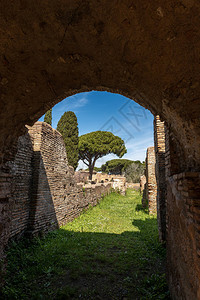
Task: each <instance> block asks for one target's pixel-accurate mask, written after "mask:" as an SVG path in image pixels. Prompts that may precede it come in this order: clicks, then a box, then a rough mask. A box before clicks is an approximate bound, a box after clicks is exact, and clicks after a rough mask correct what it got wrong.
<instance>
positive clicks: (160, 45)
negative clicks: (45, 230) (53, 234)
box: [0, 0, 200, 298]
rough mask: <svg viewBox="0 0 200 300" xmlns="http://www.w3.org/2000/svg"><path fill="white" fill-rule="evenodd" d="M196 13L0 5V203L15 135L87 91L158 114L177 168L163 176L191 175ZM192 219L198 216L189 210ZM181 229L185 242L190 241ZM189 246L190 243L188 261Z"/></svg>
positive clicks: (125, 5) (198, 43)
mask: <svg viewBox="0 0 200 300" xmlns="http://www.w3.org/2000/svg"><path fill="white" fill-rule="evenodd" d="M11 4H12V5H11ZM199 12H200V4H199V3H195V2H194V1H192V0H191V1H190V0H183V1H181V2H176V3H174V1H172V0H169V1H167V2H165V3H163V1H161V0H156V1H154V2H153V3H150V2H149V1H147V0H142V1H141V0H137V1H132V0H122V1H117V0H114V1H105V0H104V1H98V0H95V1H81V0H79V1H71V0H69V1H65V0H59V1H50V0H45V1H32V3H31V2H29V3H28V2H27V1H25V0H17V1H14V2H12V3H10V2H9V3H8V1H4V0H3V1H1V4H0V29H1V43H0V51H1V59H0V97H1V102H0V108H1V109H0V159H1V170H2V172H3V171H4V173H1V178H2V183H3V184H2V191H1V202H2V203H6V201H7V200H6V199H8V198H9V187H8V186H9V174H7V173H6V174H5V167H4V166H5V165H4V163H5V162H6V161H7V160H10V159H12V155H13V149H12V146H13V145H14V142H15V141H16V139H17V138H18V137H19V136H20V135H21V134H22V133H23V130H24V125H25V124H28V125H32V124H33V123H34V122H35V121H36V120H37V119H38V118H39V117H40V116H41V115H42V114H43V113H44V112H45V111H46V110H47V109H48V108H50V107H52V106H53V105H54V104H55V103H57V102H59V101H61V100H62V99H64V98H65V97H66V96H69V95H72V94H74V93H77V92H81V91H89V90H93V89H95V90H107V91H110V92H117V93H120V94H123V95H124V96H128V97H129V98H132V99H135V100H136V101H137V102H138V103H139V104H141V105H143V106H144V107H146V108H148V109H150V111H151V112H152V113H153V114H154V115H156V114H159V115H160V117H161V119H162V120H164V121H165V122H166V125H167V126H168V130H169V131H170V134H169V135H168V136H169V140H170V147H169V148H170V151H171V152H172V153H173V160H174V161H176V162H177V161H178V164H177V165H178V167H177V168H176V169H175V170H173V172H172V174H170V175H173V176H176V174H177V173H181V172H182V173H183V172H186V171H188V172H191V171H196V172H199V170H200V119H199V113H200V101H199V94H200V73H199V61H200V54H199V53H200V52H199V49H200V39H199V36H200V20H199ZM196 174H197V173H196ZM190 175H191V174H190ZM187 176H189V175H187ZM187 176H185V177H184V176H182V177H180V178H178V177H177V178H178V179H180V180H183V181H184V180H185V178H186V179H187V180H186V181H187V183H186V184H187V186H188V185H192V183H191V182H194V180H193V179H192V176H189V177H187ZM195 176H197V175H195ZM177 178H175V177H174V178H173V180H175V182H176V184H175V185H177ZM195 178H197V177H195ZM171 180H172V178H171ZM195 180H196V182H197V183H198V181H197V179H195ZM172 186H173V184H172ZM7 187H8V188H7ZM197 193H198V191H197ZM197 193H196V194H195V195H193V197H194V199H196V198H197V197H198V195H197ZM170 194H171V196H170V197H171V198H172V199H173V201H175V199H174V198H176V197H175V196H174V193H173V191H171V190H170V191H169V195H170ZM191 195H192V194H191ZM195 197H196V198H195ZM180 199H181V200H183V198H181V197H179V200H180ZM188 205H189V204H188ZM192 205H194V207H196V204H194V203H193V204H192ZM193 212H194V213H196V214H198V212H197V209H196V211H195V210H193ZM182 213H183V214H184V213H185V211H184V209H183V210H182ZM6 218H7V217H6V215H4V219H2V222H1V230H3V229H5V228H4V224H5V223H6V220H7V219H6ZM188 218H189V215H188ZM186 219H187V217H186ZM191 220H192V221H191ZM191 220H190V221H191V222H193V219H191ZM195 222H196V224H197V225H198V220H197V219H196V221H195ZM179 223H181V218H180V220H179ZM180 226H181V225H180ZM2 228H3V229H2ZM189 228H190V229H189V230H190V233H189V235H191V237H192V238H193V237H194V236H195V234H196V233H195V234H193V233H192V231H193V228H191V227H189ZM196 244H197V237H196V240H195V242H194V241H193V249H194V251H198V247H197V246H196ZM182 250H183V249H182ZM196 257H197V256H196V254H195V264H196V266H197V268H196V271H195V272H196V273H195V274H196V275H195V276H197V277H198V265H199V260H197V259H196ZM191 259H192V258H191ZM179 263H180V262H177V261H173V266H174V267H175V268H176V269H177V277H178V276H180V278H181V280H182V286H183V285H184V280H186V277H184V273H185V271H184V272H182V271H181V272H182V273H181V272H179V271H180V269H181V268H180V266H179V265H178V264H179ZM186 266H187V264H186ZM178 270H179V271H178ZM195 276H193V277H192V276H191V281H194V278H197V277H195ZM195 280H196V279H195ZM177 285H178V284H177ZM187 289H189V287H187ZM174 290H175V291H176V292H174V295H176V296H177V295H179V296H180V295H181V297H184V296H185V297H187V296H188V295H196V296H197V297H199V298H200V296H199V294H197V285H193V286H192V287H191V288H190V291H189V292H188V290H187V291H186V290H185V291H184V292H183V294H181V293H180V294H178V292H177V290H178V288H177V289H176V288H175V289H174ZM191 291H192V292H191ZM187 292H188V294H187Z"/></svg>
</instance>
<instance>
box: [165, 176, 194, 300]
mask: <svg viewBox="0 0 200 300" xmlns="http://www.w3.org/2000/svg"><path fill="white" fill-rule="evenodd" d="M199 202H200V173H197V172H195V173H193V172H187V173H179V174H178V175H173V176H170V177H169V178H168V180H167V245H166V246H167V267H168V280H169V287H170V292H171V295H172V298H173V299H192V300H193V299H194V300H196V299H200V225H199V224H200V205H199Z"/></svg>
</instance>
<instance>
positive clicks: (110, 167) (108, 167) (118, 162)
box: [101, 159, 134, 175]
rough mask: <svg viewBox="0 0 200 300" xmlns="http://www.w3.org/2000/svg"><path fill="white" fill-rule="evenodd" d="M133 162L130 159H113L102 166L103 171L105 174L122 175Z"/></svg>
mask: <svg viewBox="0 0 200 300" xmlns="http://www.w3.org/2000/svg"><path fill="white" fill-rule="evenodd" d="M133 162H134V161H133V160H130V159H111V160H108V161H107V162H106V163H105V164H104V165H102V166H101V170H102V172H105V173H110V174H115V175H122V173H124V172H125V170H126V168H127V167H128V166H129V165H131V164H132V163H133Z"/></svg>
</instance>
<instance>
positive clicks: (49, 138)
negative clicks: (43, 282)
mask: <svg viewBox="0 0 200 300" xmlns="http://www.w3.org/2000/svg"><path fill="white" fill-rule="evenodd" d="M10 167H11V170H12V172H11V173H12V177H13V179H12V196H11V201H10V203H12V206H10V214H11V218H10V226H9V227H10V232H9V238H14V237H21V236H22V235H24V234H29V235H30V234H38V233H41V232H47V231H49V230H53V229H56V228H58V227H59V226H62V225H64V224H65V223H66V222H69V221H71V220H72V219H74V218H75V217H77V216H78V215H79V214H80V213H81V211H82V210H83V209H86V208H87V207H88V206H89V205H92V206H94V205H96V204H97V203H98V201H99V200H100V199H101V197H102V195H105V194H108V193H109V192H110V190H111V188H112V185H111V184H109V183H106V184H98V185H91V186H90V187H89V186H85V187H83V186H82V185H78V184H77V183H76V181H75V178H74V170H73V168H72V167H69V165H68V162H67V156H66V151H65V144H64V141H63V138H62V136H61V134H60V133H59V132H58V131H56V130H54V129H53V128H52V127H51V126H50V125H48V124H46V123H43V122H37V123H36V124H35V125H34V126H32V127H28V133H27V134H26V135H25V136H22V137H20V138H19V141H18V151H17V154H16V156H15V159H14V161H13V162H12V163H10Z"/></svg>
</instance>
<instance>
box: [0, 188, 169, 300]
mask: <svg viewBox="0 0 200 300" xmlns="http://www.w3.org/2000/svg"><path fill="white" fill-rule="evenodd" d="M164 272H165V249H164V248H163V247H162V246H161V245H160V244H159V241H158V231H157V221H156V217H155V216H154V217H153V216H149V215H148V214H147V212H146V211H144V210H143V209H142V207H141V196H140V194H139V192H136V191H133V190H128V191H127V195H126V196H121V195H119V194H117V193H112V194H110V195H109V196H106V197H105V198H104V199H102V201H101V202H100V204H99V205H97V206H96V207H94V208H89V209H88V210H87V211H86V212H84V213H83V214H82V215H81V216H80V217H78V218H77V219H75V220H74V221H72V222H70V223H68V224H67V225H65V226H64V227H62V228H61V229H60V230H57V231H54V232H51V233H49V234H48V235H47V236H46V237H45V238H43V239H39V238H37V239H34V240H32V241H30V242H29V241H27V240H24V241H21V242H19V243H13V244H12V246H11V247H10V249H9V251H8V272H7V278H6V285H5V287H4V289H3V299H103V300H104V299H156V300H157V299H169V293H168V289H167V285H166V280H165V274H164Z"/></svg>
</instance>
